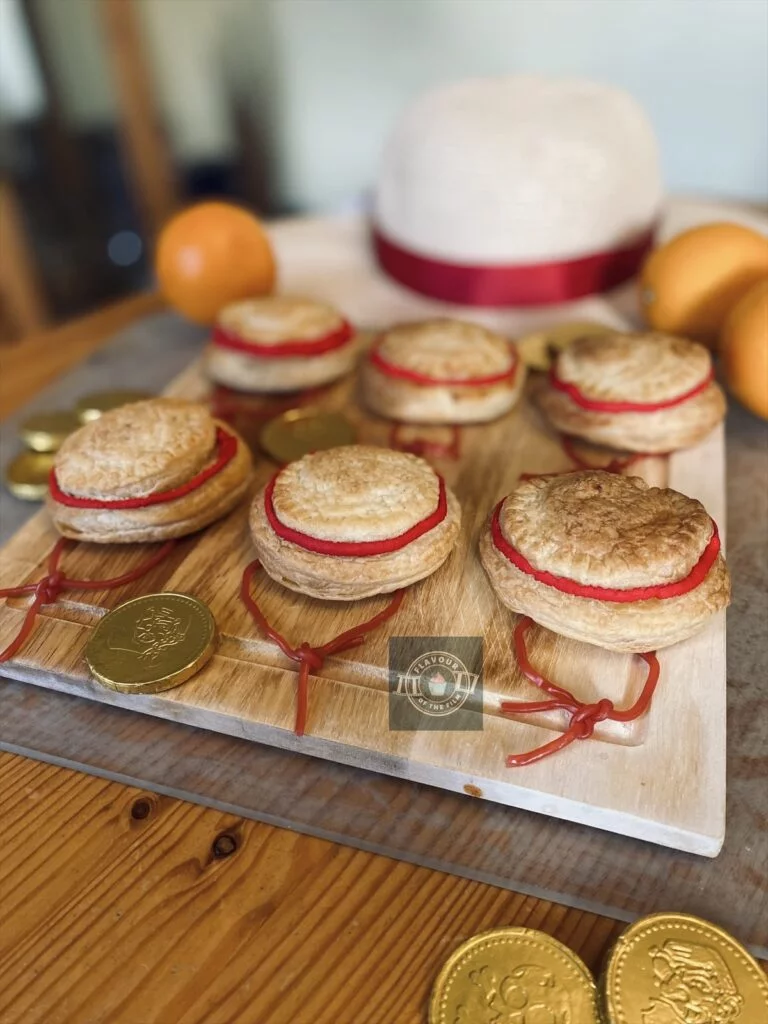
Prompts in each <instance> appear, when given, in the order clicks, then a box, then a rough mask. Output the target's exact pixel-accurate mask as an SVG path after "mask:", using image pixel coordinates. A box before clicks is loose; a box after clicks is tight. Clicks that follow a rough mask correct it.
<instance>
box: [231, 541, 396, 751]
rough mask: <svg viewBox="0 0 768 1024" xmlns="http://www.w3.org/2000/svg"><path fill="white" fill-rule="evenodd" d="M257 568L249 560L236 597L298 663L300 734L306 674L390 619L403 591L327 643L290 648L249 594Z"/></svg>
mask: <svg viewBox="0 0 768 1024" xmlns="http://www.w3.org/2000/svg"><path fill="white" fill-rule="evenodd" d="M260 568H261V562H259V560H258V559H255V560H254V561H253V562H251V563H250V565H247V566H246V567H245V570H244V572H243V580H242V584H241V586H240V599H241V600H242V602H243V604H244V605H245V607H246V608H247V609H248V611H249V612H250V613H251V615H252V616H253V618H254V621H255V622H256V625H257V626H258V627H259V628H260V629H261V630H262V631H263V632H264V633H265V634H266V635H267V636H268V637H269V639H270V640H272V641H274V643H276V644H277V646H278V647H279V648H280V650H281V651H282V652H283V654H284V655H285V656H286V657H287V658H290V659H291V661H295V662H297V663H298V665H299V686H298V693H297V698H296V722H295V725H294V732H295V733H296V735H297V736H303V735H304V730H305V726H306V723H307V706H308V693H307V684H308V681H309V673H310V672H313V673H315V674H317V673H318V672H319V671H320V670H321V669H322V667H323V664H324V662H325V659H326V658H327V657H328V656H329V655H330V654H338V652H339V651H347V650H349V649H350V648H352V647H359V646H360V644H363V643H365V635H366V633H370V632H371V630H373V629H375V628H376V627H377V626H379V625H380V624H381V623H382V622H384V621H386V619H389V618H391V617H392V616H393V615H394V614H395V612H396V611H397V610H398V608H399V607H400V603H401V601H402V600H403V595H404V594H405V591H404V590H396V591H395V592H394V594H393V595H392V599H391V600H390V602H389V604H388V605H387V606H386V608H384V609H382V611H380V612H379V613H378V614H377V615H374V616H373V618H372V619H368V620H367V621H366V622H362V623H360V625H359V626H353V627H352V629H348V630H347V631H346V632H345V633H341V634H340V635H339V636H337V637H336V638H335V639H334V640H331V641H329V642H328V643H327V644H323V645H322V647H312V646H311V645H310V644H308V643H306V642H305V643H302V644H299V646H298V647H291V645H290V644H289V643H288V641H287V640H286V639H285V637H284V636H281V635H280V633H278V632H277V630H276V629H274V628H273V627H272V626H270V624H269V623H268V622H267V620H266V618H265V617H264V614H263V613H262V611H261V609H260V608H259V606H258V605H257V604H256V601H255V600H254V599H253V596H252V595H251V581H252V580H253V577H254V575H255V574H256V572H257V571H258V570H259V569H260Z"/></svg>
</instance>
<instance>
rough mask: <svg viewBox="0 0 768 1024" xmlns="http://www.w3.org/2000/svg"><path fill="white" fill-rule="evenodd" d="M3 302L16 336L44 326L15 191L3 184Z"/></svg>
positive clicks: (0, 231)
mask: <svg viewBox="0 0 768 1024" xmlns="http://www.w3.org/2000/svg"><path fill="white" fill-rule="evenodd" d="M0 302H2V305H3V312H4V314H5V315H4V317H3V319H4V320H5V321H7V322H8V323H9V324H10V325H11V329H12V331H13V333H14V334H15V335H17V336H21V335H23V334H28V333H30V332H31V331H35V330H38V329H39V328H41V327H44V326H45V324H46V323H47V322H48V319H49V313H48V308H47V305H46V301H45V298H44V294H43V288H42V285H41V282H40V277H39V274H38V270H37V266H36V263H35V259H34V256H33V253H32V248H31V245H30V242H29V239H28V237H27V233H26V230H25V227H24V221H23V218H22V215H21V209H20V207H19V201H18V198H17V196H16V192H15V190H14V188H13V186H12V185H11V183H10V182H8V181H0Z"/></svg>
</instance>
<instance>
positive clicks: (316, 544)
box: [264, 469, 448, 558]
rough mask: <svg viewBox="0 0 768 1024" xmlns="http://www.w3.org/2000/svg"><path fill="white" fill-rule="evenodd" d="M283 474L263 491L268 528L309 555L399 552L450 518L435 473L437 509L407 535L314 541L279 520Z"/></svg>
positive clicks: (442, 482) (441, 484) (346, 555)
mask: <svg viewBox="0 0 768 1024" xmlns="http://www.w3.org/2000/svg"><path fill="white" fill-rule="evenodd" d="M282 472H283V471H282V469H279V470H278V471H277V473H275V475H274V476H273V477H272V479H271V480H270V481H269V483H268V484H267V486H266V488H265V489H264V512H265V513H266V516H267V520H268V521H269V525H270V526H271V527H272V529H273V530H274V532H275V533H276V534H277V536H278V537H282V539H283V540H287V541H290V542H291V544H297V545H298V546H299V547H300V548H305V549H306V550H307V551H315V552H317V554H320V555H339V556H341V557H350V558H354V557H359V556H365V555H387V554H389V553H390V552H392V551H399V550H400V549H401V548H404V547H405V546H406V545H407V544H411V543H412V542H413V541H415V540H418V538H419V537H422V536H423V535H424V534H425V533H429V531H430V530H434V528H435V527H436V526H439V524H440V523H442V521H443V520H444V519H445V517H446V515H447V514H448V500H447V498H446V494H445V480H443V478H442V477H441V476H440V475H439V474H438V473H435V476H436V477H437V482H438V498H437V507H436V508H435V511H434V512H431V513H430V514H429V515H428V516H427V517H426V518H425V519H422V520H421V522H419V523H416V525H415V526H412V527H411V528H410V529H408V530H406V531H405V533H399V534H398V535H397V536H396V537H387V538H385V539H384V540H359V541H344V540H322V539H321V538H320V537H312V536H311V535H310V534H308V533H302V532H301V531H300V530H294V529H292V528H291V527H290V526H286V525H285V523H281V522H280V520H279V519H278V518H277V513H276V512H275V506H274V503H273V500H272V495H273V492H274V489H275V483H276V481H277V478H278V477H279V476H280V474H281V473H282Z"/></svg>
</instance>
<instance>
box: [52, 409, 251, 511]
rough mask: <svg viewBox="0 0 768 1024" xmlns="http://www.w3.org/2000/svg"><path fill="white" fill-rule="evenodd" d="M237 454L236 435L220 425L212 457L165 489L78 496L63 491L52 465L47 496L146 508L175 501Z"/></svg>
mask: <svg viewBox="0 0 768 1024" xmlns="http://www.w3.org/2000/svg"><path fill="white" fill-rule="evenodd" d="M236 454H237V438H236V437H235V436H234V434H230V433H228V432H227V431H226V430H224V428H223V427H217V428H216V459H215V461H214V462H212V463H211V464H210V466H206V467H205V469H202V470H201V471H200V472H199V473H197V474H196V475H195V476H193V477H192V479H191V480H187V481H186V483H183V484H180V485H179V486H178V487H173V488H171V489H170V490H168V491H158V492H157V493H155V494H146V495H144V496H143V497H141V498H116V499H113V500H110V501H106V500H103V499H101V498H78V497H77V496H76V495H74V494H67V493H66V491H62V490H61V488H60V487H59V483H58V480H57V479H56V471H55V469H52V470H51V475H50V478H49V488H50V492H51V497H52V498H53V500H54V501H57V502H58V503H59V504H60V505H69V506H70V507H71V508H103V509H122V508H148V507H149V506H150V505H160V504H162V503H163V502H166V501H175V500H176V499H177V498H183V497H184V496H185V495H187V494H190V493H191V492H192V491H195V490H197V488H198V487H202V485H203V484H204V483H206V482H207V481H208V480H210V479H211V477H214V476H216V474H217V473H220V472H221V471H222V469H224V467H225V466H226V465H227V464H228V463H230V462H231V461H232V459H234V457H235V455H236Z"/></svg>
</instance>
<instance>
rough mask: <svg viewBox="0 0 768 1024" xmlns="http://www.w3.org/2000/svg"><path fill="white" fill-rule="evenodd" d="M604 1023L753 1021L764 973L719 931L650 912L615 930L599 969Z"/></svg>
mask: <svg viewBox="0 0 768 1024" xmlns="http://www.w3.org/2000/svg"><path fill="white" fill-rule="evenodd" d="M603 984H604V992H603V998H604V1004H605V1012H606V1015H607V1018H608V1021H609V1022H610V1024H694V1022H695V1024H759V1022H762V1021H768V978H766V976H765V974H764V973H763V971H762V970H761V969H760V966H759V965H758V963H757V961H756V960H754V959H753V958H752V957H751V956H750V955H749V953H748V952H747V951H746V949H744V947H743V946H741V945H740V944H739V943H738V942H737V941H736V939H734V938H732V937H731V936H730V935H729V934H728V933H727V932H726V931H723V929H722V928H718V927H717V925H714V924H710V923H709V922H708V921H701V920H699V918H697V917H690V916H689V915H688V914H653V915H651V916H650V917H644V918H643V919H642V920H640V921H637V922H635V924H633V925H631V926H630V927H629V928H627V930H626V931H625V932H623V933H622V934H621V936H620V937H619V940H618V942H617V943H616V945H615V946H614V948H613V951H612V952H611V955H610V957H609V959H608V963H607V965H606V968H605V974H604V982H603Z"/></svg>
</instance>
